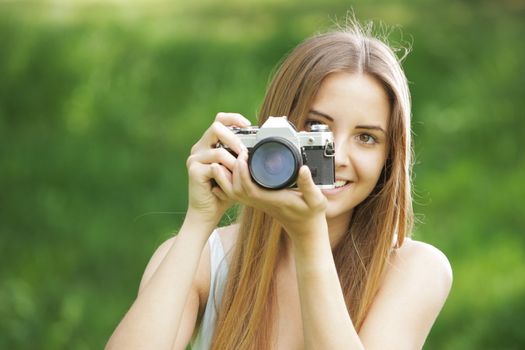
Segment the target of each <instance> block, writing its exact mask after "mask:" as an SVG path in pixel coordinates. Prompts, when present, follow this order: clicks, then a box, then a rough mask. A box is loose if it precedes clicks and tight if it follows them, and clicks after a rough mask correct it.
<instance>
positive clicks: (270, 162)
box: [249, 137, 302, 189]
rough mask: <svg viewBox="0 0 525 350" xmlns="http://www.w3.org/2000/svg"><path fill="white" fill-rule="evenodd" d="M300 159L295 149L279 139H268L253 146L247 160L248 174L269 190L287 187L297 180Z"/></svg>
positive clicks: (282, 139)
mask: <svg viewBox="0 0 525 350" xmlns="http://www.w3.org/2000/svg"><path fill="white" fill-rule="evenodd" d="M301 165H302V158H301V154H300V152H299V150H298V149H297V147H296V146H295V145H294V144H292V143H291V142H290V141H288V140H286V139H284V138H281V137H269V138H265V139H263V140H262V141H261V142H259V143H258V144H256V145H255V147H254V148H253V151H252V153H251V156H250V160H249V168H250V174H251V175H252V178H253V180H254V181H255V182H256V183H258V184H259V185H260V186H262V187H265V188H269V189H281V188H285V187H289V186H290V185H291V184H293V183H294V182H295V180H296V178H297V173H298V171H299V168H300V167H301Z"/></svg>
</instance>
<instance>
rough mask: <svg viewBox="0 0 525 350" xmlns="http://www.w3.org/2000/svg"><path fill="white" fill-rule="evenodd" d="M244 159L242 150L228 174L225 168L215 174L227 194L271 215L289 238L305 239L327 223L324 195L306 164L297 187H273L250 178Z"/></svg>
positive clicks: (300, 172)
mask: <svg viewBox="0 0 525 350" xmlns="http://www.w3.org/2000/svg"><path fill="white" fill-rule="evenodd" d="M247 160H248V153H247V151H242V153H241V154H239V156H238V157H237V159H236V160H235V162H234V164H233V172H232V174H231V175H232V177H231V178H230V177H228V174H227V173H226V172H225V171H218V173H217V177H215V180H216V181H217V183H218V184H219V186H220V187H221V188H222V190H223V191H224V193H225V194H226V195H227V196H228V197H229V198H232V199H233V200H234V201H238V202H241V203H243V204H245V205H248V206H251V207H254V208H257V209H259V210H262V211H264V212H266V213H268V214H269V215H271V216H272V217H274V218H275V219H276V220H277V221H279V223H280V224H281V225H282V226H283V227H284V229H285V230H286V232H287V233H288V235H289V236H290V238H291V239H292V241H296V240H301V239H305V238H306V236H308V235H309V234H317V233H318V231H319V228H325V227H326V216H325V211H326V197H325V196H324V195H323V194H322V192H321V190H320V189H319V188H318V187H317V186H315V184H314V182H313V180H312V176H311V174H310V169H309V168H308V167H307V166H302V167H301V169H300V170H299V175H298V178H297V185H298V188H297V189H282V190H277V191H272V190H266V189H263V188H261V187H259V186H257V185H256V184H255V183H254V182H253V181H252V179H251V177H250V173H249V170H248V163H247ZM320 224H321V225H320ZM326 233H327V231H326Z"/></svg>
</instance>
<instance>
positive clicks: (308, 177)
mask: <svg viewBox="0 0 525 350" xmlns="http://www.w3.org/2000/svg"><path fill="white" fill-rule="evenodd" d="M297 186H298V187H299V190H300V191H301V192H302V194H303V196H304V200H305V201H306V203H307V204H309V205H312V204H313V205H315V204H316V203H317V202H319V195H320V193H319V192H320V191H319V188H317V186H315V183H314V180H313V179H312V173H311V172H310V168H308V166H306V165H303V166H302V167H301V168H300V169H299V176H298V177H297Z"/></svg>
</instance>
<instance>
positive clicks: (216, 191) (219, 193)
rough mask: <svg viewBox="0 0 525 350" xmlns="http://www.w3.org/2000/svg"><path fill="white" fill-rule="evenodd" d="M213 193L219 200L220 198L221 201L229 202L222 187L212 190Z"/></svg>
mask: <svg viewBox="0 0 525 350" xmlns="http://www.w3.org/2000/svg"><path fill="white" fill-rule="evenodd" d="M211 193H213V194H214V195H215V196H216V197H217V198H219V199H220V200H221V201H227V200H228V197H227V196H226V194H225V193H224V191H223V190H221V188H220V187H214V188H212V189H211Z"/></svg>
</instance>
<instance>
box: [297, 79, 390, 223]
mask: <svg viewBox="0 0 525 350" xmlns="http://www.w3.org/2000/svg"><path fill="white" fill-rule="evenodd" d="M389 116H390V105H389V101H388V96H387V94H386V92H385V90H384V88H383V87H382V86H381V84H380V83H379V82H378V81H377V80H376V79H375V78H373V77H371V76H370V75H366V74H351V73H344V72H338V73H332V74H330V75H328V76H327V77H326V78H325V79H324V80H323V82H322V84H321V87H320V89H319V92H318V93H317V95H316V97H315V99H314V102H313V104H312V106H311V108H310V111H309V115H308V117H307V119H306V125H305V127H304V129H306V130H308V129H309V127H310V126H311V125H312V124H316V123H322V124H327V125H328V126H329V127H330V130H331V131H332V133H333V134H334V141H335V177H336V188H334V189H330V190H323V191H322V192H323V194H324V195H325V197H326V198H327V200H328V206H327V211H326V216H327V218H329V219H330V218H336V217H339V216H341V215H345V216H346V215H348V214H349V213H350V212H351V211H352V209H353V208H354V207H355V206H356V205H358V204H359V203H361V202H362V201H363V200H364V199H365V198H366V197H367V196H368V195H369V194H370V193H371V192H372V190H373V189H374V187H375V185H376V183H377V181H378V178H379V175H380V174H381V170H382V169H383V166H384V164H385V160H386V155H387V150H388V143H387V128H388V120H389Z"/></svg>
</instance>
